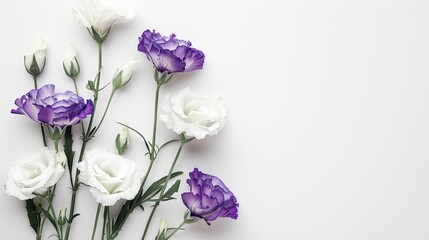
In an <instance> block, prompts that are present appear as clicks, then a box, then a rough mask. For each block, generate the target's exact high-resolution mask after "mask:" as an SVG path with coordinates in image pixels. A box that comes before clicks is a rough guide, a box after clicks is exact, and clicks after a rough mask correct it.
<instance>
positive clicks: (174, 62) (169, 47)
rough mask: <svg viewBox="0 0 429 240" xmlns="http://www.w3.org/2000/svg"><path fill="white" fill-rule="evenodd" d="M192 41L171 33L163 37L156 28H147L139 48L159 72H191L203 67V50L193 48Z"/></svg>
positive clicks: (140, 40) (140, 39)
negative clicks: (181, 38)
mask: <svg viewBox="0 0 429 240" xmlns="http://www.w3.org/2000/svg"><path fill="white" fill-rule="evenodd" d="M191 45H192V44H191V42H189V41H184V40H180V39H177V38H176V35H174V34H171V35H170V36H169V37H163V36H161V35H160V34H159V33H157V32H155V30H152V31H150V30H146V31H144V32H143V33H142V35H141V37H140V38H139V44H138V47H137V48H138V50H139V51H140V52H143V53H145V54H146V56H147V58H148V59H149V60H150V61H151V62H152V63H153V64H154V66H155V67H156V68H157V70H158V71H159V72H168V73H176V72H191V71H194V70H197V69H202V68H203V65H204V54H203V52H201V51H199V50H197V49H195V48H192V47H191Z"/></svg>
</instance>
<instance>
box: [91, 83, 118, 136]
mask: <svg viewBox="0 0 429 240" xmlns="http://www.w3.org/2000/svg"><path fill="white" fill-rule="evenodd" d="M115 92H116V90H115V89H113V90H112V93H110V97H109V101H108V102H107V106H106V109H104V113H103V116H102V117H101V120H100V123H99V124H98V126H97V130H95V132H94V134H95V133H96V132H97V131H98V129H100V127H101V124H102V123H103V121H104V118H105V117H106V114H107V111H108V110H109V107H110V103H111V102H112V99H113V95H115Z"/></svg>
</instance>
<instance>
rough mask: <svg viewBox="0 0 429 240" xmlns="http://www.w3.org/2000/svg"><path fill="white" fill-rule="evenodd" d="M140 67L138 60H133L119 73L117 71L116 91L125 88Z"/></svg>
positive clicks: (114, 80)
mask: <svg viewBox="0 0 429 240" xmlns="http://www.w3.org/2000/svg"><path fill="white" fill-rule="evenodd" d="M138 65H139V62H138V61H137V60H133V61H131V62H129V63H127V64H126V65H125V66H123V67H121V68H120V69H118V71H116V74H115V76H113V81H112V84H113V87H114V88H116V89H119V88H122V87H124V86H125V85H126V84H127V83H128V81H130V80H131V78H132V77H133V73H134V70H135V69H136V68H137V66H138Z"/></svg>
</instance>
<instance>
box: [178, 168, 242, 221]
mask: <svg viewBox="0 0 429 240" xmlns="http://www.w3.org/2000/svg"><path fill="white" fill-rule="evenodd" d="M189 177H190V178H189V179H188V180H187V183H188V184H189V186H190V188H191V191H190V192H186V193H183V194H182V200H183V203H184V204H185V206H186V207H187V208H188V209H189V211H190V213H191V216H194V217H199V218H202V219H204V220H205V221H206V222H207V224H210V221H214V220H215V219H217V218H219V217H229V218H233V219H237V217H238V206H239V204H238V203H237V199H236V198H235V196H234V194H233V193H232V192H231V191H230V190H229V189H228V188H227V187H226V186H225V184H224V183H223V182H222V181H221V180H220V179H219V178H217V177H215V176H212V175H209V174H204V173H202V172H201V171H199V170H198V169H197V168H195V169H194V171H192V172H190V173H189Z"/></svg>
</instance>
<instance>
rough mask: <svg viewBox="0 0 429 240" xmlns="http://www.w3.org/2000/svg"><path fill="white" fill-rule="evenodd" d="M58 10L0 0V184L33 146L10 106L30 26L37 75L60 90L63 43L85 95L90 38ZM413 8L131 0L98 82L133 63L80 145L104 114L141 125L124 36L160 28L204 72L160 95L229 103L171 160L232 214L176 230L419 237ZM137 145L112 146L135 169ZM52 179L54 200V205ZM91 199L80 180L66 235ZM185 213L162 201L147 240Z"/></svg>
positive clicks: (140, 88) (9, 229) (424, 62)
mask: <svg viewBox="0 0 429 240" xmlns="http://www.w3.org/2000/svg"><path fill="white" fill-rule="evenodd" d="M72 6H73V2H72V1H70V0H68V1H64V0H63V1H59V0H14V1H7V2H3V6H2V8H1V10H0V11H1V15H0V19H1V21H0V29H1V40H0V41H1V44H0V52H1V57H0V66H1V67H0V69H1V72H0V73H1V80H0V83H1V85H2V93H1V94H0V98H1V103H2V104H1V109H0V114H1V135H0V139H1V141H0V143H1V144H0V151H1V153H2V159H1V161H0V164H1V168H0V182H3V183H4V181H5V178H6V175H7V169H8V168H9V167H10V166H11V165H12V164H13V163H14V162H15V161H17V160H19V159H20V158H22V157H25V156H28V155H31V154H33V153H34V152H35V151H37V150H38V149H39V148H40V146H41V145H42V144H41V137H40V133H39V128H38V126H37V124H34V123H33V122H31V121H30V120H29V119H27V118H26V117H24V116H17V115H11V114H10V113H9V111H10V109H11V108H13V107H14V104H13V102H14V100H15V98H16V97H19V96H21V95H22V94H23V93H26V92H27V91H28V90H29V89H30V88H31V87H32V85H33V83H32V79H31V77H30V76H29V75H28V74H27V73H26V72H25V70H24V67H23V64H22V62H23V55H24V54H25V53H27V52H28V51H29V50H30V49H31V45H32V38H33V36H34V35H36V34H40V35H42V36H43V37H44V38H45V39H46V41H47V42H48V45H49V50H48V60H47V66H46V69H45V71H44V72H43V74H42V75H41V76H40V81H39V84H40V85H43V84H46V83H54V84H56V85H57V88H58V89H59V90H61V91H64V90H67V89H72V86H73V85H72V82H71V81H70V80H69V79H67V78H66V77H65V75H64V74H63V70H62V59H63V56H64V53H65V51H66V48H67V44H68V42H70V41H71V42H74V43H75V45H76V47H77V49H78V53H79V57H80V62H81V65H82V73H81V75H80V78H79V85H80V89H81V91H83V92H84V95H85V96H86V97H90V93H89V92H88V91H85V90H84V85H85V82H86V80H88V79H91V78H93V76H94V74H95V70H96V65H97V61H96V58H97V52H96V45H95V44H94V42H93V40H92V39H91V38H90V36H89V35H88V33H87V31H86V30H85V29H84V28H83V27H82V26H80V25H79V24H78V23H76V22H75V20H74V18H73V16H72V13H71V9H72ZM428 10H429V2H427V1H423V0H421V1H419V0H403V1H399V0H355V1H347V0H326V1H316V0H295V1H292V0H283V1H280V0H279V1H275V0H265V1H253V0H248V1H237V0H236V1H231V0H216V1H214V0H181V1H177V0H165V1H148V0H139V1H138V2H137V16H136V18H135V19H134V20H133V21H132V22H130V23H129V24H125V25H121V26H117V27H116V28H115V29H114V30H113V31H112V33H111V35H110V36H109V38H108V40H107V41H106V44H105V52H104V53H105V55H104V56H105V58H104V59H105V61H104V68H103V72H102V79H103V82H105V83H107V82H109V81H110V79H111V76H112V75H113V73H114V72H115V70H116V68H117V67H120V66H122V65H124V64H125V63H127V62H128V61H129V60H131V59H133V58H135V57H136V58H137V59H139V61H140V67H139V69H138V71H137V73H136V74H135V77H134V78H133V80H132V82H131V83H130V85H128V87H127V88H126V89H124V90H123V91H121V92H120V93H118V94H117V96H115V99H114V102H113V105H112V108H111V111H110V112H109V114H108V119H107V121H106V122H105V125H104V126H103V129H104V131H101V132H100V133H99V134H98V135H97V137H96V139H95V140H94V141H92V142H91V143H90V144H89V148H93V147H96V146H105V147H107V148H109V149H111V150H112V151H113V150H114V138H115V136H116V133H117V131H119V129H120V127H119V126H118V125H117V124H116V123H115V122H116V121H122V122H128V123H129V124H130V125H131V126H134V127H135V128H137V129H139V130H141V131H142V132H143V133H144V134H145V135H146V136H149V135H150V133H151V126H152V111H153V96H154V89H155V84H154V82H153V80H152V69H151V64H150V63H149V62H148V61H147V60H146V58H145V57H144V56H143V54H142V53H139V52H137V51H136V45H137V38H138V36H139V35H140V34H141V33H142V32H143V31H144V30H145V29H147V28H149V29H153V28H154V29H156V30H158V31H160V32H161V33H164V34H169V33H171V32H174V33H176V34H177V35H178V36H179V38H183V39H187V40H191V41H192V43H193V44H194V46H195V47H197V48H199V49H201V50H203V51H204V52H205V54H206V63H205V66H204V70H203V71H198V72H195V73H190V74H183V75H180V76H176V77H175V78H174V80H172V81H171V83H169V84H168V85H167V86H166V87H165V88H163V89H162V93H161V94H162V96H164V95H165V94H166V93H167V92H172V91H176V90H179V89H181V88H182V87H185V86H190V87H191V89H192V90H194V91H197V92H200V93H203V94H219V95H222V96H223V97H224V98H225V100H226V101H227V102H228V106H229V115H228V124H227V127H226V128H225V129H224V130H223V131H222V132H221V133H220V134H219V135H217V136H214V137H210V138H207V139H205V140H202V141H198V142H193V143H192V144H190V145H189V146H187V148H186V150H185V152H184V153H183V155H182V157H181V159H180V161H179V164H178V168H179V169H182V170H184V171H185V172H188V171H190V170H192V169H193V167H198V168H200V169H201V170H203V171H205V172H208V173H212V174H215V175H217V176H219V177H220V178H222V179H223V180H224V182H226V184H227V185H228V186H229V187H230V188H231V190H232V191H234V193H235V194H236V196H237V197H238V199H239V202H240V212H239V214H240V216H239V219H238V220H237V221H233V220H230V219H220V220H218V221H216V222H214V223H213V224H212V226H210V227H208V226H207V225H205V224H204V223H203V222H199V223H197V224H195V225H192V226H190V227H189V228H188V231H185V232H181V233H179V234H177V235H176V237H175V239H177V240H184V239H206V240H215V239H216V240H220V239H222V240H232V239H246V240H261V239H285V240H286V239H287V240H289V239H291V240H295V239H296V240H314V239H326V240H344V239H362V240H379V239H389V240H399V239H413V240H420V239H421V240H427V239H429V228H428V225H429V206H428V202H429V184H428V183H429V162H428V157H429V148H428V146H429V138H428V136H429V127H428V126H429V114H428V102H429V94H428V92H429V82H428V79H429V73H428V71H427V69H428V66H429V46H428V45H429V34H428V29H429V28H428V23H429V15H428V14H427V13H428ZM107 94H108V91H106V92H104V93H103V95H102V100H101V102H100V106H104V104H105V102H106V101H105V100H106V98H107ZM97 115H98V117H97V119H99V117H100V113H98V114H97ZM158 136H159V140H160V142H163V141H166V140H169V139H171V138H173V137H174V136H175V135H174V134H173V133H172V132H171V131H168V130H166V129H165V128H164V126H163V125H160V128H159V135H158ZM78 142H79V140H76V143H78ZM175 149H176V146H173V145H171V146H169V147H168V148H166V151H165V152H163V153H162V154H161V155H160V159H162V160H160V161H159V163H158V164H157V165H156V166H155V169H154V174H153V175H152V176H151V177H150V179H151V180H154V179H156V178H157V177H159V176H161V175H163V174H164V173H165V172H166V171H167V169H168V164H169V162H171V160H172V157H173V155H174V153H175ZM76 150H78V146H76ZM143 154H144V149H143V145H142V141H140V139H139V138H138V137H137V136H136V135H132V145H131V147H130V149H129V151H128V152H127V154H126V156H127V157H128V158H130V159H133V160H135V161H138V162H139V163H141V164H142V165H146V164H147V159H146V158H145V157H144V156H143ZM185 177H186V176H182V179H185ZM66 180H67V178H64V179H63V181H62V182H61V183H60V185H61V186H62V187H60V190H59V193H58V194H59V196H61V197H57V199H56V204H57V205H58V207H66V206H68V204H69V199H68V198H69V194H70V191H69V189H68V188H67V187H68V182H67V181H66ZM66 186H67V187H66ZM186 189H187V186H186V184H182V187H181V191H185V190H186ZM60 198H61V199H60ZM0 206H1V209H0V212H1V214H0V229H1V234H2V239H19V240H21V239H34V235H33V232H32V230H31V228H30V227H27V225H28V224H27V218H26V216H25V210H24V203H23V202H20V201H18V200H17V199H15V198H12V197H9V196H7V195H6V194H4V193H2V194H0ZM95 208H96V204H95V202H94V201H93V199H92V196H91V195H90V194H89V191H88V189H87V188H86V187H81V188H80V190H79V193H78V204H77V212H78V213H81V216H80V217H78V218H77V219H76V221H75V224H74V225H73V232H72V235H73V238H72V239H74V240H78V239H89V238H90V232H91V230H92V223H93V220H94V212H95ZM184 211H185V207H184V206H183V204H182V203H181V201H179V200H178V201H175V202H170V203H168V204H164V205H162V206H161V208H160V211H159V212H158V213H157V215H156V217H155V221H154V224H153V231H151V236H150V237H149V238H148V239H153V238H154V234H155V231H156V229H157V228H158V219H159V218H160V217H161V216H163V217H165V218H166V219H167V221H168V222H169V224H170V225H171V226H174V225H176V224H178V223H179V222H180V220H181V216H182V213H183V212H184ZM147 215H148V212H142V211H140V210H137V211H136V213H135V214H134V215H133V216H132V217H131V218H130V219H129V221H128V222H127V224H126V225H125V230H124V231H123V232H122V233H121V236H120V237H118V239H119V240H124V239H126V240H134V239H140V236H141V234H142V231H143V226H144V223H145V219H146V218H147ZM46 231H47V232H50V231H51V230H50V229H47V230H46ZM99 231H100V230H99ZM46 236H47V235H46ZM51 239H52V238H51Z"/></svg>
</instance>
